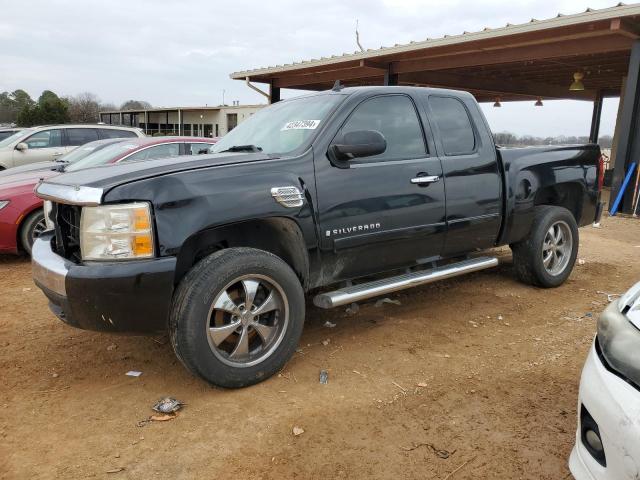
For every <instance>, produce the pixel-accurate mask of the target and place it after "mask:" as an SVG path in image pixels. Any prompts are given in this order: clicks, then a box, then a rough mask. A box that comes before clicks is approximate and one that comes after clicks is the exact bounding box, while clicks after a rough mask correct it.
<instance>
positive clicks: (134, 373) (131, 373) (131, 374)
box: [125, 370, 142, 377]
mask: <svg viewBox="0 0 640 480" xmlns="http://www.w3.org/2000/svg"><path fill="white" fill-rule="evenodd" d="M125 375H127V376H128V377H139V376H140V375H142V372H138V371H137V370H129V371H128V372H127V373H126V374H125Z"/></svg>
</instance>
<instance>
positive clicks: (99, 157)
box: [64, 141, 139, 172]
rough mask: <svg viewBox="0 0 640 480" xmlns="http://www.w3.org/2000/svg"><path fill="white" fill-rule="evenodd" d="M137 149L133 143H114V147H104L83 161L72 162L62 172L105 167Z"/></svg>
mask: <svg viewBox="0 0 640 480" xmlns="http://www.w3.org/2000/svg"><path fill="white" fill-rule="evenodd" d="M138 147H139V145H136V144H135V143H129V142H126V141H125V142H122V143H116V144H114V145H109V146H108V147H104V148H103V149H102V150H98V151H97V152H93V153H90V154H89V155H87V156H86V157H84V158H83V159H81V160H78V161H77V162H74V163H73V164H72V165H67V167H65V169H64V171H65V172H75V171H76V170H82V169H83V168H89V167H97V166H99V165H106V164H107V163H111V162H112V161H113V160H114V159H116V158H118V157H119V156H120V155H123V154H125V153H127V152H130V151H133V150H135V149H136V148H138Z"/></svg>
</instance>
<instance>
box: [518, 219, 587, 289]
mask: <svg viewBox="0 0 640 480" xmlns="http://www.w3.org/2000/svg"><path fill="white" fill-rule="evenodd" d="M578 243H579V239H578V225H577V224H576V220H575V218H573V214H572V213H571V212H570V211H569V210H567V209H566V208H563V207H553V206H540V207H536V212H535V215H534V219H533V223H532V225H531V231H530V232H529V236H528V237H527V238H526V239H524V240H522V241H521V242H518V243H514V244H512V245H511V250H512V251H513V265H514V267H515V271H516V275H517V276H518V278H519V279H520V280H521V281H522V282H524V283H529V284H532V285H536V286H539V287H544V288H553V287H558V286H560V285H562V284H563V283H564V282H565V280H567V278H569V275H571V271H572V270H573V265H574V264H575V261H576V256H577V255H578Z"/></svg>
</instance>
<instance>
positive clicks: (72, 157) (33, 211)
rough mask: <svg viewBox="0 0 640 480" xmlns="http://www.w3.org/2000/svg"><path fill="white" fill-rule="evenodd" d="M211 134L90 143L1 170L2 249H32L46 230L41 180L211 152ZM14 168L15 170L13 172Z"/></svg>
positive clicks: (213, 142) (0, 223)
mask: <svg viewBox="0 0 640 480" xmlns="http://www.w3.org/2000/svg"><path fill="white" fill-rule="evenodd" d="M215 143H216V140H214V139H211V138H194V137H144V138H131V139H126V140H123V139H108V140H98V141H96V142H91V143H88V144H86V145H84V146H82V147H80V148H78V149H76V150H73V151H72V152H70V153H68V154H67V155H65V156H63V157H60V159H59V161H55V162H40V163H38V164H33V166H38V167H40V168H37V169H35V168H31V169H29V168H28V167H31V166H32V165H28V166H24V167H16V168H14V169H11V170H7V171H5V172H0V253H19V252H20V251H23V252H26V253H28V254H30V253H31V246H32V245H33V240H34V239H35V238H36V237H37V236H38V235H39V234H40V233H41V232H43V231H44V230H45V227H46V225H45V219H44V211H43V204H42V200H41V199H39V198H38V197H36V195H35V193H34V191H33V190H34V188H35V186H36V185H37V184H38V182H39V181H41V180H43V179H46V178H51V177H53V176H55V175H59V174H60V173H62V172H65V171H75V170H81V169H83V168H87V167H96V166H101V165H108V164H112V163H118V162H125V161H126V162H129V161H134V160H151V159H154V158H161V157H174V156H179V155H198V154H202V153H209V148H210V147H211V146H212V145H214V144H215ZM14 171H15V173H14Z"/></svg>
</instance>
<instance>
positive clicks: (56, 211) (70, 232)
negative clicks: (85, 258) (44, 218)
mask: <svg viewBox="0 0 640 480" xmlns="http://www.w3.org/2000/svg"><path fill="white" fill-rule="evenodd" d="M81 211H82V209H81V207H79V206H77V205H65V204H63V203H54V204H53V205H52V216H53V218H54V221H55V227H56V229H55V249H56V253H57V254H58V255H60V256H62V257H64V258H66V259H67V260H71V261H73V262H79V261H80V260H81V256H80V213H81Z"/></svg>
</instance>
